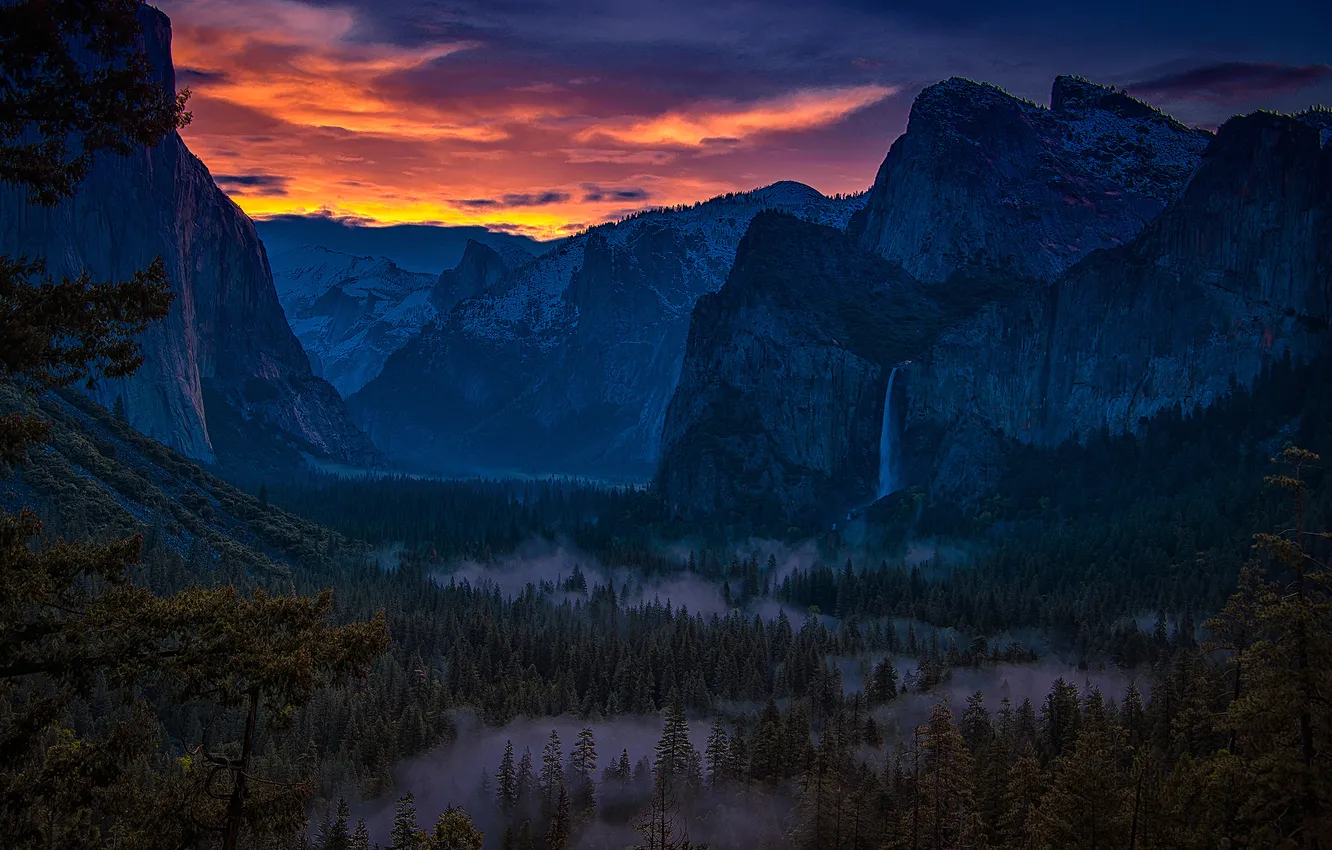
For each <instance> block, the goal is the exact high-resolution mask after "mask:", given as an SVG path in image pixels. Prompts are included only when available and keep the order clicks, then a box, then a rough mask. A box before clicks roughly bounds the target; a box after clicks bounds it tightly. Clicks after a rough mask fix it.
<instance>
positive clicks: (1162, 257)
mask: <svg viewBox="0 0 1332 850" xmlns="http://www.w3.org/2000/svg"><path fill="white" fill-rule="evenodd" d="M1322 119H1325V113H1312V114H1309V113H1306V114H1305V115H1302V116H1296V117H1288V116H1277V115H1270V114H1255V115H1251V116H1246V117H1240V118H1235V119H1232V120H1231V121H1230V122H1228V123H1227V124H1225V125H1224V126H1223V127H1222V128H1221V129H1220V130H1219V131H1218V133H1217V135H1216V137H1215V139H1214V140H1213V141H1212V142H1211V143H1210V145H1209V147H1208V149H1207V151H1206V155H1205V156H1204V157H1203V158H1202V160H1201V164H1200V165H1199V167H1198V168H1197V169H1196V170H1195V172H1194V173H1193V174H1192V176H1191V177H1190V178H1189V179H1188V180H1187V182H1186V185H1185V187H1184V189H1183V191H1182V193H1181V194H1180V195H1179V197H1178V198H1176V199H1175V200H1174V201H1173V202H1172V203H1171V204H1170V205H1169V206H1168V207H1167V208H1166V209H1165V211H1164V212H1162V213H1161V214H1160V215H1159V216H1158V217H1157V218H1156V219H1154V220H1153V221H1152V222H1150V223H1149V224H1148V225H1147V226H1146V227H1145V229H1143V230H1142V231H1141V232H1140V233H1139V234H1138V235H1137V236H1136V237H1135V238H1134V239H1133V240H1132V241H1131V242H1129V243H1127V244H1125V245H1122V246H1119V247H1114V248H1108V249H1105V250H1100V251H1095V252H1093V253H1091V254H1090V255H1088V256H1087V257H1085V258H1084V259H1082V260H1081V261H1080V262H1078V263H1076V264H1074V265H1073V266H1072V267H1070V268H1069V269H1067V270H1066V271H1065V272H1063V273H1062V274H1061V275H1059V276H1058V277H1057V278H1056V279H1055V280H1054V281H1053V282H1050V281H1048V280H1045V279H1042V278H1041V276H1040V275H1038V274H1032V275H1031V276H1030V277H1028V278H1025V279H1024V278H1014V277H1013V275H1012V265H1011V264H1010V265H1009V266H1008V267H1007V270H1006V271H1005V272H1004V273H1003V274H1001V275H1000V277H1001V278H1004V279H1007V280H1008V281H1009V285H995V284H994V283H993V282H991V283H987V284H983V285H980V286H974V285H972V286H965V285H963V283H962V282H960V281H959V280H958V279H957V276H956V275H955V276H954V277H953V278H952V279H950V280H948V281H946V282H944V283H937V282H926V283H920V284H914V285H913V283H912V282H911V277H910V275H906V274H899V275H898V276H897V277H894V276H893V273H892V272H891V271H890V268H889V267H888V266H885V268H884V269H882V270H880V271H879V272H877V273H871V274H868V275H866V274H859V273H851V272H850V271H848V268H849V267H848V265H847V264H848V263H849V264H851V266H856V265H857V264H858V263H861V261H859V260H855V259H854V257H852V258H850V259H848V258H846V257H842V256H841V254H840V253H839V252H835V251H834V252H832V254H830V255H829V257H828V258H827V259H826V260H821V261H819V262H816V263H813V264H806V265H804V266H802V267H800V269H799V270H798V272H797V273H796V274H797V276H798V277H799V278H800V279H801V280H802V281H803V283H800V284H798V286H799V287H803V288H804V289H806V290H808V291H811V292H820V291H827V292H833V291H836V292H840V293H841V295H840V296H839V298H838V299H837V300H835V301H828V300H826V299H825V300H823V301H821V302H818V303H816V304H814V305H813V306H811V304H810V303H805V302H801V303H796V304H795V305H794V306H793V305H792V303H787V302H782V301H781V300H780V299H778V298H775V297H774V296H772V295H771V292H773V291H779V290H780V288H779V287H776V286H774V285H773V284H772V282H771V280H769V279H768V278H770V275H768V276H767V277H765V276H764V275H763V274H755V272H754V271H753V270H754V269H755V268H756V267H758V266H759V265H762V264H763V263H765V262H766V263H767V264H768V265H769V266H770V267H775V265H774V264H778V265H785V266H786V267H788V268H789V267H792V266H793V265H794V264H792V263H790V262H785V263H781V262H779V261H780V257H781V254H780V253H773V244H774V242H773V240H767V242H768V245H767V247H765V248H764V249H763V250H762V251H760V252H758V253H756V254H755V255H754V256H753V257H752V258H750V259H749V260H744V258H743V257H742V259H740V260H737V263H736V267H735V269H734V270H733V272H732V274H731V277H730V279H729V280H728V282H727V284H726V286H725V287H723V289H722V290H721V292H719V293H718V294H717V295H714V296H709V297H707V298H704V299H702V300H701V301H700V302H699V305H698V307H697V309H696V310H695V313H694V320H693V325H692V327H691V330H690V339H689V347H688V354H687V356H686V360H685V365H684V368H683V374H682V378H681V382H680V388H679V390H678V392H677V394H676V398H675V401H673V402H672V406H671V412H670V416H669V417H668V419H667V424H666V437H665V441H664V444H665V451H664V457H663V462H662V465H661V468H660V470H659V473H658V477H657V486H658V487H659V489H660V490H661V492H662V493H663V495H665V496H666V497H667V498H668V500H670V502H671V504H672V505H673V506H674V507H675V509H677V510H678V511H680V512H681V513H685V514H706V513H722V514H724V513H725V512H726V511H728V510H733V511H738V512H740V513H749V512H752V511H769V512H771V511H778V512H780V513H781V514H784V515H785V516H786V517H788V518H791V519H793V520H795V519H798V520H810V519H820V518H822V519H824V520H825V521H826V520H828V519H829V518H830V517H831V518H835V517H836V516H837V515H838V511H844V510H845V509H846V508H848V507H853V506H855V505H857V504H864V503H866V502H868V501H870V500H872V499H873V495H874V491H873V486H872V484H873V482H874V480H875V471H876V470H877V468H878V461H879V459H878V434H879V431H880V427H881V425H882V422H883V416H884V406H885V405H884V401H883V394H884V391H885V389H886V385H887V374H888V372H889V371H890V370H891V368H892V367H894V366H898V367H899V371H898V375H897V378H896V381H895V382H894V388H893V402H892V405H891V409H892V411H893V413H892V415H893V416H894V418H895V419H896V417H898V416H901V417H902V418H901V420H900V424H898V425H897V426H896V427H899V428H900V431H901V438H900V439H898V440H896V441H894V445H895V447H896V451H900V452H901V457H900V458H899V459H897V463H896V467H897V469H898V475H897V477H898V479H899V480H900V481H901V482H902V486H906V485H925V486H927V487H928V488H930V490H931V495H932V496H933V497H934V498H940V499H958V500H966V499H969V498H972V497H975V496H977V495H980V494H983V492H984V491H985V490H986V488H988V487H990V486H992V485H993V484H994V483H995V481H996V479H997V476H998V475H999V473H1000V472H1001V471H1002V469H1003V466H1004V463H1005V456H1006V452H1007V448H1008V447H1009V446H1011V445H1013V444H1014V443H1015V442H1026V443H1031V444H1036V445H1043V446H1055V445H1058V444H1059V443H1061V442H1063V441H1066V440H1070V439H1073V440H1077V439H1084V438H1086V437H1087V436H1088V435H1091V434H1094V433H1096V432H1099V431H1100V430H1102V429H1105V430H1108V431H1109V432H1111V433H1122V432H1125V431H1132V430H1135V429H1137V428H1138V427H1139V425H1140V423H1141V421H1142V420H1143V419H1145V418H1149V417H1151V416H1154V415H1156V414H1158V413H1160V412H1162V411H1163V410H1166V409H1168V408H1172V407H1174V406H1176V405H1179V406H1180V407H1182V408H1183V409H1185V410H1187V409H1190V408H1193V407H1197V406H1206V405H1210V404H1213V403H1215V402H1216V401H1217V400H1219V399H1220V398H1221V397H1223V396H1224V395H1225V394H1226V393H1227V392H1228V391H1229V389H1230V388H1231V387H1232V386H1233V385H1236V384H1238V385H1250V384H1252V382H1253V381H1254V380H1255V379H1256V378H1257V377H1258V376H1259V375H1260V374H1261V373H1262V371H1263V369H1264V368H1265V367H1266V366H1267V365H1269V364H1270V363H1271V362H1272V361H1273V360H1274V358H1280V357H1284V356H1286V355H1287V354H1289V355H1290V356H1291V357H1292V358H1294V359H1295V360H1297V361H1298V360H1303V359H1307V358H1309V357H1311V356H1312V355H1314V354H1315V353H1317V352H1318V351H1321V350H1325V348H1326V346H1327V345H1328V344H1329V331H1328V323H1329V321H1330V320H1332V144H1329V142H1328V138H1327V135H1328V134H1327V127H1326V125H1325V123H1324V122H1323V120H1322ZM757 227H758V223H757V222H756V224H755V228H757ZM800 239H804V240H810V244H811V245H813V246H817V245H824V246H825V247H827V245H828V244H829V243H827V241H826V240H823V241H820V239H819V237H818V236H817V235H814V236H810V235H808V234H806V235H805V236H800V235H799V234H796V233H791V234H788V235H787V237H786V239H785V241H797V240H800ZM781 241H783V240H777V243H776V244H780V242H781ZM746 243H747V244H748V243H749V237H746ZM814 250H815V248H811V249H810V251H814ZM741 253H742V255H744V254H745V253H746V251H745V249H744V248H742V252H741ZM765 256H766V257H767V259H766V260H764V259H763V257H765ZM742 260H743V261H742ZM756 264H757V265H756ZM858 267H860V268H862V269H864V268H868V267H866V266H864V265H863V264H862V265H860V266H858ZM940 268H941V267H940ZM1028 269H1029V271H1033V272H1035V271H1039V268H1036V267H1032V266H1028ZM765 280H766V281H767V282H766V283H764V285H763V286H756V285H755V281H765ZM885 282H887V283H885ZM787 286H797V284H790V283H788V284H787ZM885 292H887V293H892V292H897V293H900V294H903V295H904V298H905V300H903V301H901V302H900V303H898V304H897V305H896V306H893V305H892V304H891V303H889V302H886V301H885V295H884V293H885ZM908 296H909V297H908ZM913 299H914V300H913ZM846 303H851V304H855V305H857V312H858V313H859V314H860V315H861V316H862V317H863V318H864V320H865V321H866V322H868V323H869V327H870V328H871V331H870V332H869V333H868V336H864V335H862V336H857V337H855V338H854V339H853V338H852V335H851V334H850V332H849V331H848V330H847V327H848V326H847V325H846V316H847V315H848V313H847V308H846V307H845V306H844V305H845V304H846ZM883 323H886V325H885V324H883ZM876 341H877V342H876Z"/></svg>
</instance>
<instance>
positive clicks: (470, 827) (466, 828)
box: [423, 806, 554, 850]
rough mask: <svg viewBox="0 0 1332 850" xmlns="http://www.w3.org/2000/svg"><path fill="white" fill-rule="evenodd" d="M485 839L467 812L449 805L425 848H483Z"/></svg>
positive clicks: (432, 849)
mask: <svg viewBox="0 0 1332 850" xmlns="http://www.w3.org/2000/svg"><path fill="white" fill-rule="evenodd" d="M484 839H485V836H484V834H483V833H482V832H481V830H479V829H477V828H476V825H475V824H474V823H472V818H471V817H470V816H469V815H468V814H467V813H466V812H464V811H463V810H462V809H458V808H454V807H453V806H449V807H448V808H447V809H445V810H444V812H443V814H441V815H440V816H439V820H437V821H435V828H434V829H433V830H431V831H430V834H429V835H428V836H426V837H425V842H424V847H423V850H482V847H483V844H484ZM551 850H554V848H551Z"/></svg>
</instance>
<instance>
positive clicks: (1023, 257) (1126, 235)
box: [850, 76, 1211, 281]
mask: <svg viewBox="0 0 1332 850" xmlns="http://www.w3.org/2000/svg"><path fill="white" fill-rule="evenodd" d="M1210 139H1211V134H1210V133H1208V132H1206V131H1203V130H1195V129H1191V128H1189V127H1186V126H1184V125H1183V124H1181V123H1179V122H1178V121H1176V120H1175V119H1173V118H1171V117H1170V116H1169V115H1166V114H1165V113H1163V112H1160V111H1158V110H1156V109H1153V108H1152V107H1151V106H1149V105H1148V104H1145V103H1143V102H1141V101H1138V100H1135V99H1133V98H1131V97H1129V96H1128V95H1126V94H1124V93H1123V92H1121V91H1118V90H1116V89H1113V88H1110V87H1107V86H1101V85H1097V84H1095V83H1091V82H1088V81H1087V80H1084V79H1082V78H1080V77H1069V76H1061V77H1057V78H1056V79H1055V81H1054V85H1053V86H1052V87H1051V92H1050V106H1049V107H1048V108H1047V107H1044V106H1038V105H1036V104H1034V103H1030V102H1028V101H1024V100H1020V99H1019V98H1016V97H1014V96H1012V95H1010V94H1008V93H1006V92H1004V91H1003V90H1002V89H999V88H997V87H995V86H992V85H989V84H987V83H978V82H975V81H973V80H965V79H961V78H956V77H955V78H953V79H949V80H945V81H944V82H942V83H938V84H936V85H932V86H929V87H928V88H926V89H925V90H924V91H922V92H921V93H920V95H919V96H918V97H917V98H916V101H915V103H914V104H913V105H912V107H911V118H910V121H909V122H908V124H907V131H906V132H905V133H904V134H903V135H902V136H901V137H900V138H899V139H898V140H897V141H896V142H894V143H893V146H892V149H891V150H890V151H889V152H888V156H887V157H886V158H885V159H884V161H883V165H882V166H881V167H880V169H879V174H878V177H877V178H876V179H875V181H874V188H873V189H871V190H870V194H869V198H868V199H867V202H866V204H865V212H864V214H863V215H861V216H857V220H856V222H855V223H854V224H852V226H851V228H850V229H851V231H852V235H853V236H855V237H857V238H858V241H859V242H860V244H861V246H862V247H864V248H867V249H869V250H871V251H874V252H875V253H878V254H882V255H883V256H885V257H887V258H888V259H889V260H892V261H894V262H898V263H901V264H902V266H903V267H904V268H905V269H906V270H907V271H908V272H910V273H911V274H912V275H914V276H916V277H917V278H919V279H921V280H926V281H940V280H944V279H945V278H947V277H948V275H949V274H951V273H952V272H953V271H955V270H957V269H958V268H960V267H962V266H964V265H968V264H979V265H984V266H988V267H991V268H997V267H1006V268H1008V269H1010V270H1011V271H1012V272H1013V273H1015V274H1018V275H1022V276H1025V277H1034V278H1039V279H1042V280H1046V281H1049V280H1053V279H1054V278H1055V277H1057V276H1058V275H1059V274H1060V273H1061V272H1062V271H1063V270H1064V269H1066V268H1068V267H1069V266H1070V265H1072V264H1073V263H1075V262H1077V261H1078V260H1079V259H1081V258H1082V257H1085V256H1086V255H1087V254H1089V253H1091V252H1092V251H1094V250H1096V249H1098V248H1111V247H1114V246H1117V245H1123V244H1126V243H1128V242H1130V241H1132V239H1133V238H1134V237H1135V236H1136V235H1137V234H1138V232H1139V231H1141V230H1142V228H1143V227H1144V226H1145V225H1146V224H1147V222H1149V221H1151V220H1152V219H1154V218H1155V217H1156V216H1157V215H1159V214H1160V212H1161V210H1163V209H1164V208H1165V206H1166V204H1167V203H1169V201H1170V200H1171V199H1172V198H1174V197H1175V196H1176V195H1177V194H1178V193H1179V191H1180V189H1181V188H1182V187H1183V185H1184V183H1185V182H1186V181H1187V180H1188V177H1189V175H1190V174H1192V173H1193V170H1194V169H1195V168H1197V167H1198V162H1199V161H1200V160H1201V158H1202V153H1203V150H1204V149H1205V148H1206V147H1207V144H1208V142H1209V141H1210Z"/></svg>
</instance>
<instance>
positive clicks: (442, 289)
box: [430, 239, 534, 313]
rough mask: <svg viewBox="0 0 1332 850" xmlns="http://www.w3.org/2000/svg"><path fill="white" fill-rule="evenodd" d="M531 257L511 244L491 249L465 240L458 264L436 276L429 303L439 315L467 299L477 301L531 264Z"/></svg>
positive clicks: (473, 241)
mask: <svg viewBox="0 0 1332 850" xmlns="http://www.w3.org/2000/svg"><path fill="white" fill-rule="evenodd" d="M533 259H534V257H533V256H532V255H531V254H530V253H528V252H527V251H524V250H523V249H522V248H519V247H517V246H513V245H501V246H499V247H492V246H490V245H485V244H482V243H481V242H478V241H476V240H475V239H468V240H467V247H466V248H464V249H463V255H462V259H461V260H459V261H458V265H457V266H455V267H454V268H452V269H449V270H447V271H445V272H443V273H442V274H440V276H439V280H438V281H436V282H435V288H434V291H433V292H432V293H431V295H430V303H431V304H432V305H434V307H435V309H436V310H438V311H439V312H441V313H447V312H449V310H451V309H453V305H455V304H457V303H458V302H459V301H464V300H466V299H468V298H479V297H481V296H483V295H485V294H486V293H487V292H489V291H490V290H492V289H493V288H494V287H495V285H496V284H498V283H499V282H500V281H501V280H503V279H504V278H505V276H506V275H508V274H509V272H511V271H513V270H514V269H516V268H519V267H521V266H525V265H527V264H528V263H530V262H532V260H533Z"/></svg>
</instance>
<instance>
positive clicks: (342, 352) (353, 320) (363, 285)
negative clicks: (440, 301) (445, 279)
mask: <svg viewBox="0 0 1332 850" xmlns="http://www.w3.org/2000/svg"><path fill="white" fill-rule="evenodd" d="M271 266H272V269H273V283H274V285H275V286H276V287H277V294H278V300H279V301H281V303H282V309H283V311H284V312H285V313H286V314H287V322H288V323H290V325H291V329H292V331H293V332H294V333H295V334H296V338H297V339H299V340H300V342H301V347H302V348H304V349H305V353H306V355H307V356H308V357H309V358H310V367H311V368H312V369H313V370H314V373H315V374H316V375H319V376H320V377H322V378H323V379H324V380H326V381H328V382H329V383H331V384H332V385H333V386H334V387H336V388H337V390H338V392H339V393H341V394H342V396H343V397H344V398H345V397H346V396H348V395H351V394H352V393H354V392H356V391H357V390H359V389H360V388H361V387H362V386H364V385H365V383H366V382H367V381H369V380H370V379H371V378H374V377H375V376H376V375H378V374H379V370H380V369H382V368H383V367H384V361H385V360H387V359H388V356H389V355H390V354H392V353H393V352H395V351H397V350H398V349H399V348H401V347H402V346H403V345H405V344H406V343H407V341H408V340H409V339H411V338H412V336H413V335H414V334H416V332H417V331H419V330H420V329H421V327H422V325H424V324H425V323H426V322H428V321H430V320H431V319H433V318H434V316H435V308H434V307H433V306H432V305H431V303H430V294H431V291H432V290H433V289H434V286H435V281H436V277H435V275H430V274H420V273H417V272H409V271H403V270H402V269H400V268H398V267H397V265H395V264H394V263H393V261H392V260H389V259H387V258H385V257H354V256H352V255H350V254H341V253H338V252H337V251H332V250H329V249H328V248H324V247H321V246H306V247H304V248H296V249H293V250H291V251H287V252H285V253H283V254H280V255H278V256H276V257H274V258H273V259H272V260H271Z"/></svg>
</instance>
